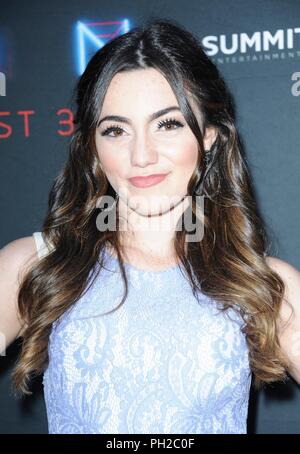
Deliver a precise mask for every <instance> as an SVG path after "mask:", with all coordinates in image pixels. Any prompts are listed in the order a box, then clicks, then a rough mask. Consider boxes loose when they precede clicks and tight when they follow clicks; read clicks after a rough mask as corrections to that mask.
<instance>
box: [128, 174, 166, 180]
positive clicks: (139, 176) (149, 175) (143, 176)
mask: <svg viewBox="0 0 300 454" xmlns="http://www.w3.org/2000/svg"><path fill="white" fill-rule="evenodd" d="M158 175H167V173H150V174H148V175H135V176H134V177H130V178H129V180H130V179H131V178H145V177H156V176H158Z"/></svg>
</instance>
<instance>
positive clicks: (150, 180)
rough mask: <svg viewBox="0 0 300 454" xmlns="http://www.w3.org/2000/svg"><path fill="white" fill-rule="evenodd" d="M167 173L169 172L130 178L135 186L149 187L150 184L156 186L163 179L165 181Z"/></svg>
mask: <svg viewBox="0 0 300 454" xmlns="http://www.w3.org/2000/svg"><path fill="white" fill-rule="evenodd" d="M167 175H169V174H168V173H164V174H162V173H161V174H156V175H148V176H146V177H132V178H129V179H128V180H129V181H130V183H131V184H132V185H133V186H136V187H138V188H148V187H150V186H154V185H156V184H158V183H160V182H161V181H163V180H164V179H165V178H166V177H167Z"/></svg>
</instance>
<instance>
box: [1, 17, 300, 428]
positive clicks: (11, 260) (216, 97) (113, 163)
mask: <svg viewBox="0 0 300 454" xmlns="http://www.w3.org/2000/svg"><path fill="white" fill-rule="evenodd" d="M76 96H77V97H76V100H77V111H76V116H75V120H74V123H75V126H76V128H75V132H74V136H73V137H72V141H71V144H70V154H69V159H68V161H67V163H66V165H65V167H64V169H63V170H62V172H61V173H60V175H59V176H58V177H57V179H56V181H55V183H54V185H53V187H52V190H51V192H50V196H49V210H48V213H47V216H46V219H45V220H44V223H43V228H42V232H35V233H34V234H33V236H32V237H25V238H21V239H18V240H15V241H13V242H11V243H9V244H8V245H6V246H5V247H4V248H3V249H2V250H1V267H2V273H1V295H2V301H1V314H2V317H1V324H2V326H1V330H2V332H4V333H5V335H6V339H7V344H9V343H10V342H12V341H13V339H15V338H16V337H22V349H21V353H20V358H19V360H18V362H17V364H16V367H15V370H14V372H13V377H12V378H13V385H14V389H15V391H16V392H20V393H21V394H30V391H29V382H30V378H31V377H32V376H34V375H37V374H41V373H43V374H44V375H43V384H44V391H45V401H46V407H47V415H48V422H49V432H50V433H245V432H246V431H247V425H246V423H247V409H248V398H249V389H250V384H251V377H252V376H253V378H254V384H255V386H256V387H257V388H259V387H261V386H262V385H263V384H264V383H270V382H274V381H278V380H286V379H287V374H288V373H289V374H290V375H292V376H293V377H294V378H295V379H296V380H297V381H298V382H300V361H299V353H298V352H297V349H296V346H297V335H298V333H299V330H300V316H299V294H300V278H299V274H300V273H299V271H298V270H297V269H295V268H294V267H292V266H291V265H290V264H288V263H286V262H284V261H282V260H280V259H277V258H275V257H270V256H268V255H267V251H268V247H269V245H268V243H267V236H266V233H265V228H264V225H263V222H262V220H261V218H260V216H259V214H258V209H257V206H256V202H255V198H254V194H253V189H252V186H251V180H250V177H249V171H248V169H247V165H246V160H245V158H244V156H243V154H242V150H241V146H240V142H239V139H238V134H237V130H236V128H235V125H234V113H233V106H232V101H231V98H230V95H229V92H228V90H227V88H226V86H225V84H224V81H223V79H222V77H221V75H220V74H219V72H218V70H217V68H216V66H215V65H214V64H213V63H212V62H211V61H210V60H209V58H208V57H207V56H206V54H205V53H204V51H203V49H202V48H201V45H200V44H199V42H198V41H197V39H196V38H195V37H193V36H192V35H191V34H190V33H189V32H188V31H186V30H184V29H183V28H182V27H180V26H179V25H177V24H176V23H174V21H173V22H171V21H170V20H152V21H150V22H148V23H147V24H146V26H144V27H141V28H135V29H133V30H131V31H130V32H129V33H126V34H124V35H122V36H120V37H118V38H116V39H114V40H112V41H111V42H109V43H107V44H106V45H105V46H104V47H103V48H102V49H100V50H99V51H98V52H97V53H96V54H95V55H94V56H93V58H92V59H91V61H90V62H89V64H88V65H87V68H86V70H85V72H84V73H83V75H82V76H81V78H80V80H79V82H78V86H77V91H76ZM154 174H155V175H156V176H155V177H153V176H152V177H149V176H150V175H154ZM146 176H148V178H145V177H146ZM141 177H142V178H141ZM105 202H107V203H105ZM194 231H195V234H193V232H194ZM36 248H37V252H35V251H36ZM123 284H124V286H123ZM128 284H129V285H128ZM124 289H125V291H124ZM8 302H9V304H8ZM298 344H299V341H298Z"/></svg>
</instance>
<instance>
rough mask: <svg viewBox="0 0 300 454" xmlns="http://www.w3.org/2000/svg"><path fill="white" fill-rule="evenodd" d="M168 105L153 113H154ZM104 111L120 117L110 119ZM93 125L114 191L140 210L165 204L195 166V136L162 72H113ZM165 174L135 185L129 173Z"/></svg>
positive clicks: (176, 198) (182, 191)
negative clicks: (157, 179)
mask: <svg viewBox="0 0 300 454" xmlns="http://www.w3.org/2000/svg"><path fill="white" fill-rule="evenodd" d="M165 109H170V110H169V111H168V112H167V113H164V114H163V115H159V116H157V118H152V119H151V116H152V115H154V114H155V113H157V112H159V111H162V110H165ZM107 116H117V117H123V118H119V119H115V120H112V119H111V120H109V119H104V118H105V117H107ZM102 119H104V121H102V122H101V124H99V126H98V128H97V130H96V137H95V139H96V147H97V152H98V155H99V159H100V164H101V167H102V170H103V171H104V173H105V174H106V177H107V179H108V180H109V182H110V184H111V186H112V187H113V188H114V190H115V191H116V192H117V193H118V194H119V197H120V199H121V200H122V201H124V202H125V203H126V204H127V205H129V206H130V208H131V209H134V210H135V211H137V212H138V213H140V214H141V215H147V214H152V215H154V214H157V213H161V212H165V211H167V210H169V209H170V208H171V207H172V206H174V205H176V204H177V203H178V202H180V201H181V200H182V199H183V198H184V196H185V195H186V193H187V185H188V182H189V179H190V177H191V175H192V173H193V171H194V169H195V167H196V164H197V158H198V142H197V140H196V138H195V136H194V135H193V133H192V131H191V129H190V128H189V126H188V124H187V123H186V121H185V119H184V116H183V114H182V113H181V111H180V109H179V105H178V102H177V99H176V97H175V95H174V93H173V91H172V89H171V87H170V85H169V83H168V82H167V80H166V79H165V78H164V77H163V76H162V75H161V73H160V72H159V71H157V70H155V69H152V68H150V69H141V70H134V71H127V72H123V73H118V74H116V75H115V76H114V77H113V79H112V81H111V83H110V85H109V87H108V90H107V92H106V95H105V98H104V102H103V106H102V110H101V113H100V117H99V120H100V121H101V120H102ZM165 173H167V174H168V175H167V176H166V178H165V179H164V180H163V181H160V182H159V183H157V184H155V185H152V186H148V187H143V188H141V187H136V186H135V185H133V184H132V183H131V182H130V181H129V178H131V177H135V176H142V175H151V174H165Z"/></svg>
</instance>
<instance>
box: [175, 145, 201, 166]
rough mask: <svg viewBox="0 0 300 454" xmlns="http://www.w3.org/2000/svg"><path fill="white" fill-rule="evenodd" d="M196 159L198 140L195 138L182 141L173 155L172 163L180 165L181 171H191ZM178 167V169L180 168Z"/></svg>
mask: <svg viewBox="0 0 300 454" xmlns="http://www.w3.org/2000/svg"><path fill="white" fill-rule="evenodd" d="M197 160H198V142H196V141H195V140H189V141H187V140H185V141H184V142H182V143H181V144H180V145H179V146H178V148H177V150H175V153H174V155H173V163H174V165H175V166H176V167H178V168H179V167H180V169H181V172H182V171H184V172H186V173H188V174H190V173H192V172H193V170H194V169H195V167H196V165H197ZM180 169H179V170H180Z"/></svg>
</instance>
